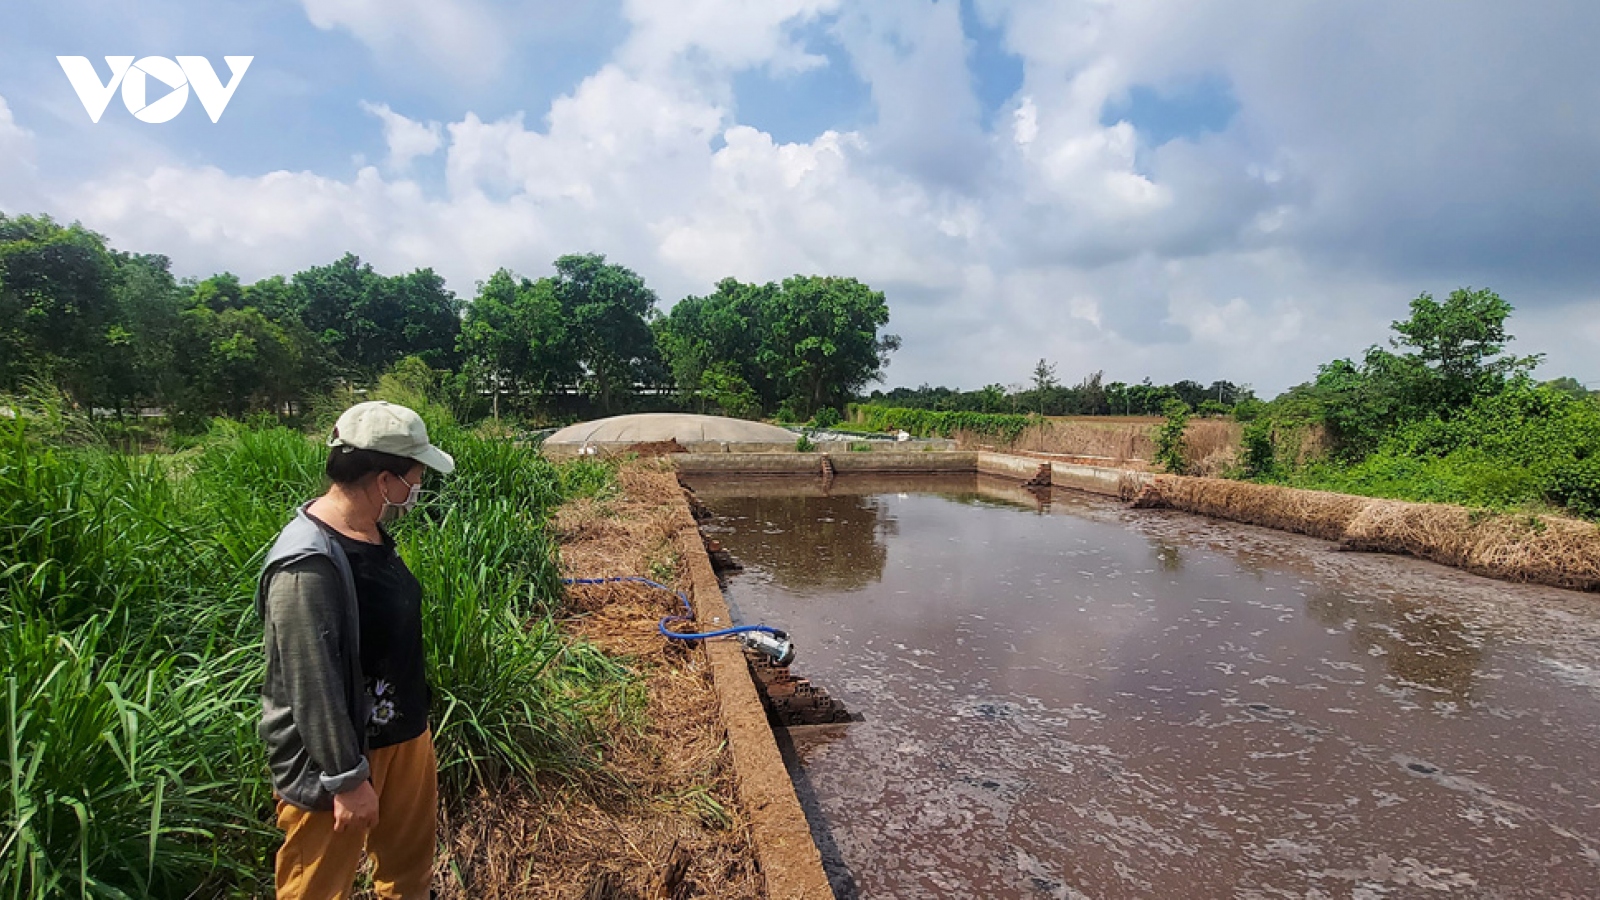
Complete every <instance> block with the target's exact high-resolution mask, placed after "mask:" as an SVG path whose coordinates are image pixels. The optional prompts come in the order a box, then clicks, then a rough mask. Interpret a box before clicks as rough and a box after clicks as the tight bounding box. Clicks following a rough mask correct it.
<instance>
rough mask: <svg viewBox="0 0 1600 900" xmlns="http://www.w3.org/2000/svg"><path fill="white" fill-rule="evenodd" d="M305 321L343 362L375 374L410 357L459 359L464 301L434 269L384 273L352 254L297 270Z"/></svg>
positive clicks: (437, 361) (434, 361)
mask: <svg viewBox="0 0 1600 900" xmlns="http://www.w3.org/2000/svg"><path fill="white" fill-rule="evenodd" d="M293 287H294V288H295V291H294V292H293V293H292V294H291V295H290V298H291V300H292V301H293V302H296V303H299V304H300V308H299V309H297V310H296V312H297V313H298V315H299V318H300V320H301V321H302V322H303V323H304V324H305V326H306V327H307V328H308V329H310V331H311V332H312V333H313V334H315V335H317V337H318V339H319V340H321V341H322V343H323V344H324V345H325V346H327V347H328V348H329V349H331V350H332V351H333V352H334V353H335V354H336V357H337V359H338V360H339V361H340V363H341V364H342V365H343V366H344V367H345V368H347V369H348V370H350V371H352V372H353V373H356V374H359V375H362V376H364V377H367V378H375V377H377V375H378V373H380V372H382V371H384V370H385V369H387V368H388V367H389V366H391V365H393V364H394V363H395V362H398V361H399V360H400V359H401V358H402V357H405V356H417V357H420V358H421V359H422V360H423V361H425V362H427V363H428V364H429V365H431V366H438V367H448V366H451V365H454V364H455V358H456V341H457V337H458V335H459V333H460V330H461V311H462V303H461V301H460V300H459V299H458V298H457V297H456V296H455V294H453V293H451V292H450V291H449V290H447V289H446V288H445V286H444V279H442V278H440V277H439V276H438V275H437V274H435V273H434V271H433V270H432V269H418V270H416V271H415V272H412V273H410V274H408V275H399V276H393V277H385V276H383V275H379V274H378V273H377V272H375V271H373V268H372V266H371V265H369V264H366V263H363V262H362V261H361V260H360V259H359V258H357V257H356V256H355V255H354V254H350V253H347V254H345V255H344V257H342V258H341V259H340V260H339V261H338V262H335V263H331V264H329V265H326V266H313V267H312V268H310V269H306V270H305V271H303V272H299V273H296V274H295V276H294V283H293Z"/></svg>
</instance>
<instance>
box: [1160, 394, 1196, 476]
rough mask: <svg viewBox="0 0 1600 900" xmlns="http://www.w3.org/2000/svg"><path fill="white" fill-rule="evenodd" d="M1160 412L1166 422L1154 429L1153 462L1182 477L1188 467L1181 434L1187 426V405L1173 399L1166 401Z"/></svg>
mask: <svg viewBox="0 0 1600 900" xmlns="http://www.w3.org/2000/svg"><path fill="white" fill-rule="evenodd" d="M1161 412H1162V414H1163V415H1165V416H1166V417H1167V420H1166V421H1165V422H1163V423H1161V425H1160V426H1159V427H1157V428H1156V435H1155V444H1156V453H1155V457H1156V458H1155V461H1156V462H1157V463H1159V464H1160V465H1161V468H1163V469H1165V470H1166V471H1168V472H1170V473H1172V474H1173V475H1182V474H1184V472H1186V471H1188V467H1189V464H1188V462H1187V461H1186V460H1185V459H1184V450H1185V449H1186V447H1185V442H1184V434H1183V433H1184V429H1186V428H1188V426H1189V404H1187V403H1184V402H1183V401H1182V400H1179V399H1177V398H1176V397H1173V398H1171V399H1169V400H1167V401H1166V403H1165V404H1164V405H1163V406H1162V409H1161Z"/></svg>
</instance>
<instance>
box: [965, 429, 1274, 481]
mask: <svg viewBox="0 0 1600 900" xmlns="http://www.w3.org/2000/svg"><path fill="white" fill-rule="evenodd" d="M1162 421H1163V420H1162V419H1161V418H1160V417H1159V416H1076V417H1057V418H1049V419H1046V420H1045V421H1044V422H1043V423H1042V424H1040V425H1035V426H1033V427H1031V428H1028V429H1026V430H1024V431H1023V432H1022V434H1021V435H1019V436H1018V437H1017V440H1016V441H1015V442H1013V443H1012V444H1011V445H1009V446H1004V447H1002V446H998V445H996V442H995V439H994V438H993V437H990V436H988V435H975V434H968V433H958V434H957V435H956V436H955V437H956V444H957V446H959V447H961V448H962V449H1002V450H1010V451H1016V452H1025V453H1045V454H1050V455H1052V456H1056V457H1068V458H1070V459H1072V460H1074V461H1081V462H1085V463H1089V464H1092V465H1111V466H1126V467H1129V468H1134V469H1144V468H1148V465H1149V460H1150V459H1151V458H1152V457H1154V455H1155V440H1154V434H1155V429H1156V428H1157V427H1158V426H1159V425H1160V424H1161V422H1162ZM1243 433H1244V428H1243V426H1241V425H1240V424H1239V423H1237V422H1234V421H1232V420H1229V419H1191V420H1189V427H1188V428H1187V429H1185V431H1184V443H1185V451H1184V458H1185V459H1186V460H1187V462H1188V464H1189V468H1190V471H1192V472H1195V473H1197V474H1201V475H1217V474H1221V473H1222V472H1224V471H1226V470H1227V469H1228V468H1229V467H1230V466H1232V465H1233V464H1234V462H1235V461H1236V460H1237V459H1238V455H1239V441H1240V438H1241V437H1242V436H1243Z"/></svg>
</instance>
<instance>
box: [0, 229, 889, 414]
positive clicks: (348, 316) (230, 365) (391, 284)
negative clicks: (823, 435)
mask: <svg viewBox="0 0 1600 900" xmlns="http://www.w3.org/2000/svg"><path fill="white" fill-rule="evenodd" d="M554 270H555V272H554V274H553V275H548V276H545V277H541V278H537V279H531V278H527V277H522V276H518V275H516V274H514V273H512V272H510V271H508V270H505V269H501V270H499V271H497V272H495V273H493V274H492V275H491V276H490V277H489V278H488V279H487V280H486V281H484V282H481V283H480V284H479V285H478V289H477V294H476V296H475V297H473V298H472V299H471V300H470V301H468V300H463V299H462V298H459V297H457V296H456V295H455V294H454V293H452V292H451V291H450V290H449V289H447V288H446V287H445V284H444V281H443V279H442V278H440V277H439V276H438V274H436V273H435V272H434V271H433V270H431V269H418V270H416V271H414V272H411V273H409V274H405V275H383V274H380V273H378V272H376V271H374V269H373V268H372V266H371V265H368V264H366V263H363V262H362V261H361V260H359V259H357V258H356V257H355V256H353V255H349V254H346V255H345V256H344V257H342V258H340V259H339V260H337V261H335V262H332V263H330V264H328V265H325V266H313V267H311V268H309V269H305V270H303V271H300V272H297V273H295V274H293V275H287V276H284V275H275V276H272V277H269V278H263V279H260V280H258V281H255V282H253V283H249V284H246V283H243V282H242V281H241V280H240V279H239V278H237V277H235V276H234V275H232V274H229V273H221V274H218V275H213V276H211V277H209V278H205V279H201V280H192V279H186V280H179V279H177V278H175V277H174V276H173V274H172V272H171V264H170V261H169V260H168V259H167V258H166V257H164V256H158V255H149V254H132V253H126V252H122V251H118V250H115V249H113V248H111V247H109V246H107V244H106V242H105V239H104V238H102V237H101V236H100V235H97V234H95V233H93V232H91V231H89V230H87V229H85V228H83V227H82V226H80V225H76V224H74V225H71V226H63V225H60V224H58V223H56V222H54V221H52V220H51V219H49V218H47V217H36V216H15V217H13V216H7V215H4V214H0V392H16V391H19V390H22V389H23V388H24V387H25V386H27V385H29V384H44V385H49V386H51V387H55V388H59V389H60V390H62V391H64V392H65V393H66V395H67V396H68V397H69V398H70V400H71V402H72V403H73V404H74V405H76V406H77V407H79V408H81V409H86V410H88V409H99V410H104V411H106V413H107V414H109V415H111V416H113V417H115V418H118V419H124V418H126V417H128V416H129V415H130V414H133V413H135V412H136V411H138V410H140V409H149V408H154V409H159V410H160V411H161V412H162V413H163V414H164V417H165V419H166V420H167V421H168V422H170V423H171V424H173V425H175V426H177V427H178V428H179V429H180V430H183V431H187V432H190V433H200V432H203V431H204V430H205V429H206V427H207V423H208V420H209V418H210V417H212V416H218V415H224V416H229V417H233V418H241V417H245V416H248V415H251V414H256V413H268V414H273V415H277V416H280V417H283V418H286V419H288V420H293V421H303V420H304V418H305V415H306V413H307V412H308V411H309V409H310V407H311V405H312V402H313V401H314V400H315V399H316V398H319V397H323V396H326V395H327V394H328V392H329V390H330V389H331V388H332V387H334V386H335V385H346V386H349V387H351V388H356V389H359V388H365V387H369V386H370V385H371V384H372V383H374V382H375V381H376V379H377V378H378V376H379V375H381V374H382V373H384V372H386V371H389V370H390V369H392V368H394V367H395V366H397V365H400V364H401V363H402V362H403V361H405V360H413V361H415V362H416V363H420V364H422V365H425V366H426V367H427V368H429V369H430V370H432V371H433V372H434V380H435V384H436V387H437V389H438V390H439V391H440V392H441V395H442V396H444V397H445V398H446V400H447V402H448V403H449V406H450V407H451V408H452V411H453V412H454V413H455V415H456V416H457V417H458V418H459V419H460V420H462V421H474V420H476V419H478V418H480V417H483V416H485V415H493V416H496V417H498V416H500V415H502V414H505V415H510V416H515V417H516V418H518V419H521V420H528V421H533V422H547V421H553V420H567V419H573V418H577V417H580V416H588V415H594V414H611V413H618V412H627V411H636V410H642V409H693V410H697V411H704V412H721V413H726V414H728V415H736V416H748V417H760V416H777V417H779V418H783V419H786V420H791V421H801V420H805V419H808V418H810V417H811V416H813V415H814V414H815V413H817V412H818V411H819V410H822V409H829V408H831V409H833V410H835V411H838V410H841V409H842V408H843V406H844V403H845V402H846V401H847V400H849V399H850V397H851V396H852V395H853V394H854V393H855V392H856V391H858V390H860V389H861V388H863V387H864V386H866V385H867V383H868V382H870V381H872V380H873V379H875V378H877V377H879V376H880V375H881V374H882V371H883V367H884V365H885V364H886V363H887V361H888V355H889V354H890V353H891V352H893V351H894V350H895V348H897V347H898V346H899V339H898V338H896V337H895V336H893V335H891V334H886V333H881V332H882V329H883V328H884V326H886V325H887V324H888V321H889V307H888V303H887V301H886V300H885V298H884V295H883V294H882V293H880V292H877V291H874V290H872V289H871V288H870V287H868V286H867V285H865V284H862V283H861V282H859V281H857V280H855V279H853V278H841V277H822V276H805V275H796V276H794V277H792V278H788V279H785V280H784V281H783V282H782V283H781V284H780V283H769V284H743V283H740V282H738V281H734V280H732V279H728V280H725V281H723V282H721V283H719V284H718V285H717V287H716V290H715V291H714V292H713V293H712V294H710V295H708V296H705V297H688V298H685V299H683V300H682V301H680V302H679V303H678V304H677V305H675V306H674V307H673V309H672V312H671V313H670V314H669V315H663V314H662V313H661V311H660V310H659V309H658V308H657V297H656V294H655V292H654V291H652V290H651V289H650V288H649V287H648V286H647V285H646V284H645V282H644V280H643V279H642V278H640V277H639V275H637V274H636V273H634V272H633V271H632V270H630V269H628V268H626V267H624V266H621V265H617V264H615V263H611V262H607V261H606V259H605V257H603V256H598V255H593V254H590V255H569V256H563V257H561V258H560V259H558V260H556V261H555V264H554ZM413 368H415V365H413Z"/></svg>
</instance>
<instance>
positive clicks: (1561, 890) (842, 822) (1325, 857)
mask: <svg viewBox="0 0 1600 900" xmlns="http://www.w3.org/2000/svg"><path fill="white" fill-rule="evenodd" d="M690 482H691V485H692V486H693V487H694V489H695V490H696V492H697V494H698V495H699V497H700V498H701V499H702V500H703V501H704V502H705V503H706V505H707V506H708V507H709V508H710V510H711V511H712V512H713V514H714V519H713V520H712V521H711V522H709V523H708V524H707V526H706V531H707V533H708V534H710V535H712V536H714V537H715V538H716V539H717V540H719V541H721V542H722V544H723V545H724V546H725V547H726V548H727V549H728V550H729V551H731V553H732V554H733V556H734V557H735V559H737V560H738V561H739V562H741V563H742V564H743V565H744V566H745V569H744V570H743V571H742V572H738V573H734V574H732V575H731V576H729V577H728V579H727V582H726V586H727V595H728V599H729V601H730V603H731V604H732V606H733V608H734V614H735V617H736V619H738V620H739V621H742V622H757V621H759V622H765V623H767V624H771V625H775V626H778V627H782V628H785V629H787V630H788V631H789V632H790V634H791V637H792V638H793V639H794V640H795V642H796V644H797V645H798V647H799V651H800V655H799V659H798V660H797V662H796V663H795V666H794V671H795V673H796V674H797V675H800V676H803V677H807V678H810V679H811V680H812V681H813V682H815V683H817V684H819V685H821V686H823V687H825V688H826V689H827V690H828V691H830V692H831V693H832V694H834V695H835V696H836V697H838V698H840V699H842V700H843V701H844V702H845V704H846V705H847V706H848V707H849V708H850V709H851V710H852V711H853V712H856V713H860V714H861V716H862V720H861V721H859V722H854V723H851V724H849V725H842V726H818V727H808V728H796V729H791V730H789V731H787V732H781V731H780V733H779V740H780V744H781V745H782V746H784V748H785V750H786V754H787V756H788V758H789V764H790V770H791V774H792V775H793V777H794V780H795V784H796V787H797V789H798V790H799V792H800V794H801V796H802V801H803V803H804V804H805V805H806V807H807V814H808V816H809V818H810V819H811V822H812V828H813V832H814V834H815V836H816V837H817V840H818V844H819V846H820V847H821V848H822V850H823V854H824V857H825V861H826V864H827V866H828V869H829V875H830V878H831V880H832V881H833V885H834V888H835V891H836V892H837V893H838V895H839V896H840V897H841V898H851V897H866V898H922V897H940V898H944V897H962V898H967V897H980V898H988V897H993V898H1011V897H1018V898H1037V897H1053V898H1080V897H1093V898H1114V897H1251V898H1254V897H1262V898H1267V897H1272V898H1278V897H1300V898H1325V897H1326V898H1333V897H1352V898H1378V897H1432V896H1440V895H1444V894H1447V893H1448V894H1455V895H1458V896H1471V897H1600V597H1596V596H1593V595H1585V594H1577V593H1572V592H1566V591H1559V590H1553V589H1547V588H1537V587H1529V586H1524V585H1512V584H1505V583H1501V582H1496V581H1490V580H1487V579H1483V578H1478V577H1475V576H1471V575H1467V574H1464V573H1461V572H1457V571H1454V570H1451V569H1446V568H1443V567H1440V566H1436V565H1433V564H1430V563H1424V562H1420V561H1417V560H1412V559H1407V558H1402V557H1394V556H1382V555H1373V554H1358V553H1342V552H1338V551H1337V550H1336V549H1335V548H1334V547H1333V545H1330V544H1328V543H1325V542H1322V541H1316V540H1312V539H1309V538H1302V537H1299V536H1295V535H1288V534H1282V533H1278V532H1272V531H1267V530H1264V529H1258V528H1252V527H1249V526H1242V525H1235V524H1229V523H1219V522H1213V521H1210V520H1206V519H1203V518H1199V517H1194V516H1189V515H1185V514H1181V513H1172V512H1165V511H1153V510H1152V511H1135V510H1127V509H1124V508H1122V506H1121V505H1120V504H1117V503H1116V502H1114V501H1111V500H1107V499H1102V498H1096V497H1090V496H1088V495H1083V494H1079V493H1076V492H1069V491H1056V492H1054V493H1053V494H1052V493H1049V492H1045V493H1043V494H1035V493H1030V492H1028V491H1026V490H1024V489H1022V488H1019V487H1016V486H1013V485H1011V484H1009V483H1003V482H999V481H991V480H989V479H985V478H979V477H976V476H967V477H940V478H935V477H919V478H899V479H890V480H886V479H872V480H856V479H853V478H849V477H841V478H838V479H834V480H833V481H832V482H831V484H829V485H828V486H827V487H826V489H824V486H823V484H822V482H820V481H818V480H815V479H799V478H796V479H770V478H769V479H765V480H754V479H750V480H732V479H728V478H718V479H715V480H711V479H702V480H698V481H697V480H694V479H690Z"/></svg>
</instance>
